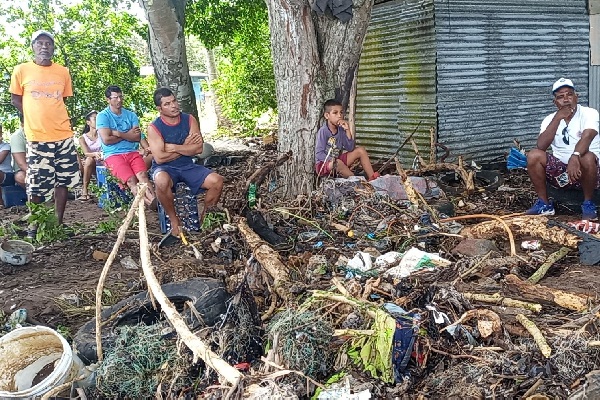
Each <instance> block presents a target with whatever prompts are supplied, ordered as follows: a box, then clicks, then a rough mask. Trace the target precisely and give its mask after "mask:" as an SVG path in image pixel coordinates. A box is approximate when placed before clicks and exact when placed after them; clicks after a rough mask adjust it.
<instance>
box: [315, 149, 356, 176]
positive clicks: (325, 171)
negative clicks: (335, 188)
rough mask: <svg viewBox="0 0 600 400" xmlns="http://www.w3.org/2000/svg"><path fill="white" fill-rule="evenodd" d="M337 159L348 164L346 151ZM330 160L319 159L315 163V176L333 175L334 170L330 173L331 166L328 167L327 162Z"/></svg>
mask: <svg viewBox="0 0 600 400" xmlns="http://www.w3.org/2000/svg"><path fill="white" fill-rule="evenodd" d="M338 161H341V162H343V163H344V165H348V153H343V154H340V156H339V157H338ZM330 162H331V160H327V161H319V162H318V163H316V164H315V172H316V173H317V176H328V175H335V171H333V174H332V173H331V168H329V165H328V164H329V163H330Z"/></svg>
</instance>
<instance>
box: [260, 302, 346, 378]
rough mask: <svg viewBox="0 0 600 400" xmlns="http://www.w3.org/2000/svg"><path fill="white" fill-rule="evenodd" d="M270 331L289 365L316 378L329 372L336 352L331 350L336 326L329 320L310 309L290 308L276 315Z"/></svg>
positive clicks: (276, 348)
mask: <svg viewBox="0 0 600 400" xmlns="http://www.w3.org/2000/svg"><path fill="white" fill-rule="evenodd" d="M267 332H268V335H269V340H270V341H271V343H272V344H273V348H274V349H275V351H276V352H277V353H278V354H279V356H280V358H281V361H282V363H283V365H284V366H285V367H286V368H289V369H293V370H297V371H301V372H303V373H304V374H305V375H308V376H310V377H313V378H317V377H322V376H325V375H327V373H328V372H329V369H330V367H331V366H332V364H333V356H334V353H332V352H331V351H330V350H329V345H330V342H331V340H332V337H333V327H332V326H331V324H330V323H329V322H328V321H325V320H324V319H323V318H322V317H321V316H319V315H317V314H314V313H312V312H310V311H305V312H298V310H292V309H288V310H285V311H282V312H280V313H279V314H277V315H276V316H275V317H273V319H272V321H271V323H270V324H269V325H268V327H267Z"/></svg>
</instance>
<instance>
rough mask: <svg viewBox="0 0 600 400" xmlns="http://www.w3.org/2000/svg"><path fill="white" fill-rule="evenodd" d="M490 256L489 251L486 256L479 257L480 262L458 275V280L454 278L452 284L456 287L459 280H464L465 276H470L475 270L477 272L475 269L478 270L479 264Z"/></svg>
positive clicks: (490, 252)
mask: <svg viewBox="0 0 600 400" xmlns="http://www.w3.org/2000/svg"><path fill="white" fill-rule="evenodd" d="M490 254H492V251H491V250H490V251H488V252H487V253H486V254H485V255H484V256H483V257H481V259H480V260H478V261H477V262H476V263H475V265H473V267H471V268H469V269H468V270H467V271H465V272H463V273H462V274H460V275H459V276H458V278H456V279H455V280H454V282H453V284H454V285H456V284H457V283H458V281H459V280H460V279H464V278H466V277H467V276H469V275H471V274H472V273H473V272H475V271H476V270H477V269H478V268H479V267H480V266H481V264H483V262H484V261H485V260H487V259H488V257H489V256H490Z"/></svg>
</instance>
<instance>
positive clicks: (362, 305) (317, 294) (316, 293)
mask: <svg viewBox="0 0 600 400" xmlns="http://www.w3.org/2000/svg"><path fill="white" fill-rule="evenodd" d="M312 296H313V297H314V298H315V299H327V300H331V301H335V302H338V303H344V304H349V305H351V306H353V307H355V308H358V309H360V310H364V311H365V312H366V313H367V314H368V315H369V316H370V317H371V318H375V317H376V315H377V314H376V313H375V310H376V307H375V306H374V305H372V304H370V303H368V302H365V301H361V300H358V299H355V298H353V297H346V296H344V295H341V294H334V293H330V292H324V291H322V290H313V291H312Z"/></svg>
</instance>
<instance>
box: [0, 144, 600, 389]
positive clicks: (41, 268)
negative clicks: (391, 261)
mask: <svg viewBox="0 0 600 400" xmlns="http://www.w3.org/2000/svg"><path fill="white" fill-rule="evenodd" d="M266 150H267V151H266V152H263V153H257V154H256V155H248V154H242V155H241V161H240V162H238V163H236V164H235V165H231V166H220V167H217V172H219V173H221V174H222V175H223V176H225V178H226V185H225V189H224V193H223V198H222V199H223V201H222V206H223V207H224V208H225V209H227V210H228V214H229V219H230V222H231V223H232V224H235V220H236V218H237V216H238V215H239V213H240V211H241V209H242V205H243V204H244V193H243V190H244V183H245V180H246V178H247V177H248V176H249V175H250V174H251V173H252V172H254V171H255V169H256V168H257V167H258V166H261V165H263V164H264V161H265V159H274V158H276V153H275V151H274V149H273V148H268V149H266ZM265 154H266V155H265ZM503 176H504V184H503V185H502V187H501V189H500V190H497V188H494V190H492V191H486V190H484V189H483V188H479V189H478V190H477V192H476V193H475V194H473V195H471V196H468V197H467V196H463V195H462V194H460V191H459V193H458V194H456V195H452V196H449V197H448V200H450V201H451V202H452V204H453V205H454V208H455V212H456V215H469V214H477V213H486V214H492V215H506V214H512V213H520V212H523V211H524V210H526V209H527V208H529V207H530V206H531V204H532V203H533V201H534V198H535V194H534V193H533V191H532V187H531V184H530V182H529V180H528V178H527V175H526V173H525V172H523V171H517V172H511V173H508V172H504V174H503ZM269 201H270V198H269V197H268V196H265V198H264V199H263V202H264V203H263V204H262V210H263V212H264V213H265V215H267V214H268V212H267V210H268V209H273V207H274V205H275V204H274V203H270V202H269ZM199 203H200V204H202V198H200V199H199ZM295 204H296V203H294V204H289V203H288V204H287V205H288V206H290V208H291V209H293V207H294V205H295ZM565 211H566V210H565V209H560V208H559V215H557V216H555V217H552V218H555V219H557V220H560V221H563V222H568V221H574V220H578V219H580V215H578V214H572V213H571V214H568V213H565ZM26 212H27V210H26V209H24V208H12V209H3V210H0V219H2V220H3V221H6V220H10V221H15V224H17V225H18V226H21V227H22V226H23V225H24V223H23V222H20V221H19V219H20V218H22V217H23V216H24V215H25V214H26ZM318 212H320V210H319V211H317V213H318ZM147 218H148V232H149V237H150V241H151V244H152V245H153V248H152V263H153V265H154V266H155V270H156V274H157V276H158V277H159V279H160V280H161V282H163V283H167V282H173V281H181V280H185V279H187V278H190V277H195V276H211V277H221V278H229V277H231V276H233V275H234V274H237V273H239V272H242V271H244V269H245V268H247V267H246V260H247V259H248V257H249V256H250V254H251V251H250V249H249V248H247V245H246V244H245V243H244V242H243V240H242V239H241V237H240V235H239V233H236V232H234V233H231V232H227V231H225V230H223V229H220V228H217V229H214V230H211V231H206V232H201V233H198V234H193V235H190V237H189V238H188V240H189V241H190V242H192V243H194V244H195V245H197V246H198V247H199V248H200V251H201V252H202V254H203V258H202V259H201V260H198V259H196V258H194V254H193V251H192V250H191V249H190V248H189V247H183V246H175V247H173V248H168V249H165V250H160V251H159V250H158V249H157V247H156V244H157V243H158V242H159V240H160V238H161V236H162V234H161V233H160V229H159V222H158V216H157V213H156V212H150V211H147ZM108 219H109V216H108V215H107V214H106V213H105V212H104V211H103V210H102V209H100V208H99V207H98V205H97V203H95V202H93V201H90V202H82V201H78V200H71V201H69V203H68V204H67V211H66V214H65V222H66V223H67V224H73V223H75V222H79V223H81V224H83V225H85V226H87V227H89V229H88V230H87V231H88V232H89V233H80V234H77V235H75V236H74V237H72V238H70V239H68V240H66V241H63V242H60V243H54V244H52V245H48V246H42V247H38V248H37V249H36V251H35V253H34V257H33V260H32V262H30V263H29V264H27V265H25V266H21V267H13V266H10V265H8V264H4V263H1V262H0V309H1V310H2V311H3V312H4V313H5V314H9V313H11V312H12V311H14V310H15V309H18V308H25V309H27V311H28V318H29V322H31V323H35V324H43V325H48V326H50V327H53V328H59V327H62V328H63V331H64V330H65V328H66V330H67V331H68V332H71V333H72V334H74V333H75V332H76V331H77V329H78V328H79V327H80V326H81V325H82V324H83V323H85V322H86V321H88V320H89V319H90V318H91V317H92V316H93V313H94V311H93V309H92V307H93V305H94V300H95V299H94V297H95V289H96V285H97V282H98V277H99V275H100V271H101V270H102V267H103V265H104V261H102V260H97V259H95V258H94V252H96V253H97V252H102V253H105V254H108V253H110V251H111V249H112V247H113V245H114V243H115V240H116V233H112V234H102V235H99V234H94V233H93V231H94V229H95V227H96V226H98V224H99V223H100V222H102V221H107V220H108ZM350 219H351V218H350ZM293 221H294V220H285V221H284V222H281V220H277V221H275V219H274V220H273V222H274V223H275V225H276V226H275V230H276V231H277V232H278V233H279V234H281V235H284V236H287V237H290V238H294V240H293V242H294V245H293V246H292V247H291V248H288V249H284V250H280V251H279V253H280V255H281V256H282V258H283V259H284V260H286V262H287V263H288V265H290V266H291V267H293V265H294V262H297V263H298V265H303V264H305V263H306V260H307V259H308V258H309V257H310V255H311V254H316V253H319V254H324V255H326V256H327V257H328V258H332V257H330V256H329V255H330V254H334V253H335V254H337V253H342V251H341V249H343V248H344V247H345V246H347V245H348V244H349V243H348V242H353V243H355V245H356V242H357V241H356V240H354V241H351V240H349V239H348V237H346V236H345V235H343V234H339V233H338V234H337V236H335V237H334V238H333V240H331V241H328V242H327V243H326V244H325V245H324V246H323V247H317V244H313V243H312V242H311V243H310V244H307V243H301V241H299V240H296V239H297V238H298V234H299V232H306V231H308V230H310V229H311V227H310V226H308V227H307V226H304V225H301V224H299V223H298V222H297V221H296V222H295V223H294V222H293ZM460 222H461V224H463V225H473V224H475V223H478V222H481V220H468V221H460ZM84 230H85V229H84ZM526 239H530V238H529V237H524V236H519V235H517V236H516V237H515V241H516V243H517V245H519V244H520V243H521V241H523V240H526ZM534 239H535V238H534ZM216 240H221V242H220V244H219V245H217V246H216V250H215V242H216ZM459 241H460V239H459V238H457V237H446V238H444V239H442V240H437V241H435V242H433V243H432V244H430V245H428V246H430V248H428V249H427V250H428V251H439V250H441V251H442V252H443V255H444V256H445V257H447V258H448V259H449V260H451V261H456V262H458V260H459V257H457V256H455V255H453V254H452V253H451V250H452V248H453V247H454V246H456V244H458V242H459ZM495 241H496V244H497V246H498V249H499V252H500V253H503V254H507V253H508V248H509V243H508V241H507V240H503V239H502V238H500V239H498V238H496V239H495ZM350 244H352V243H350ZM360 246H361V244H360V241H358V247H359V248H360ZM559 248H560V245H557V244H553V243H550V242H545V241H542V249H543V250H545V251H546V256H547V254H550V253H551V252H554V251H556V250H558V249H559ZM346 250H347V249H346ZM346 252H348V251H346ZM350 252H352V251H350ZM517 253H518V254H519V255H526V254H528V251H527V250H523V249H521V248H520V247H519V248H518V249H517ZM129 258H130V259H132V260H134V261H135V262H136V263H137V264H138V267H137V268H133V269H131V267H130V266H128V265H127V264H128V263H127V262H126V261H128V260H129ZM121 261H124V262H121ZM519 268H520V272H521V274H520V275H521V276H528V275H530V274H531V273H533V272H534V271H535V269H536V268H537V266H527V265H525V266H520V267H519ZM598 268H599V267H597V266H584V265H580V264H579V257H578V256H577V251H575V250H573V251H571V252H570V254H569V256H567V257H565V258H563V259H562V260H560V261H559V262H558V263H557V264H556V265H555V266H553V267H552V268H551V269H550V271H549V272H548V274H547V275H546V276H545V277H544V278H543V279H542V280H541V281H540V284H542V285H544V286H548V287H552V288H557V289H563V290H566V291H568V292H572V293H581V294H585V295H588V296H590V297H591V298H592V299H596V298H597V297H598V296H597V291H598V290H597V288H598V287H600V274H599V273H598V271H599V270H598ZM457 270H458V268H456V270H455V271H447V276H445V277H444V276H443V275H444V272H443V271H442V272H440V273H439V275H436V277H437V278H436V280H435V283H438V282H451V281H453V280H454V279H455V278H456V277H457V275H458V273H457ZM507 273H512V271H511V272H509V271H502V273H501V274H502V276H504V275H506V274H507ZM303 274H304V272H303ZM490 276H491V275H490ZM490 276H487V277H486V276H483V275H481V276H478V275H477V274H474V275H473V277H472V279H471V278H469V279H465V282H464V283H463V285H465V286H468V285H469V284H470V282H469V280H472V281H473V282H475V281H477V283H476V285H477V287H478V289H479V290H482V288H485V287H486V284H487V283H486V282H489V292H490V293H494V292H496V291H498V290H499V289H498V288H499V286H500V285H501V284H502V283H501V279H491V278H490ZM303 279H304V275H302V276H301V279H299V280H303ZM329 279H331V275H327V276H324V277H322V278H319V279H318V282H316V283H315V282H314V281H313V282H312V283H311V285H312V287H311V286H310V285H307V286H306V288H307V289H312V288H316V287H330V286H331V285H330V281H329ZM416 280H417V281H418V280H419V278H416ZM304 283H306V282H304ZM409 284H410V282H409ZM420 284H421V285H423V283H420ZM432 284H433V282H432ZM398 287H400V285H398ZM143 289H145V283H144V279H143V274H142V272H141V269H140V268H139V240H138V233H137V227H136V228H130V231H128V233H127V239H126V240H125V243H124V244H123V245H122V246H121V249H120V251H119V254H118V256H117V258H116V260H115V263H114V265H113V267H112V269H111V272H110V274H109V277H108V279H107V283H106V287H105V290H104V293H103V304H104V305H111V304H114V303H116V302H117V301H119V300H121V299H123V298H125V297H127V296H129V295H131V294H134V293H137V292H139V291H141V290H143ZM421 289H423V288H421ZM421 289H420V290H421ZM266 298H268V296H265V299H266ZM265 299H262V300H261V299H260V298H257V299H256V300H257V304H258V306H259V309H260V310H261V312H263V313H264V312H265V310H266V309H267V308H268V304H266V303H265V302H264V301H266V300H265ZM555 317H556V316H555ZM557 318H558V319H561V318H562V319H565V320H568V318H567V317H566V314H561V315H559V316H558V317H557ZM440 365H441V363H440ZM430 388H431V382H430Z"/></svg>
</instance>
